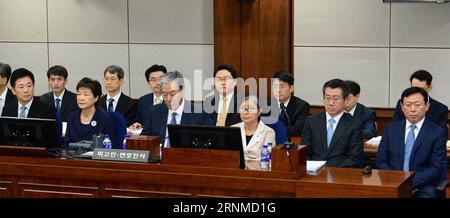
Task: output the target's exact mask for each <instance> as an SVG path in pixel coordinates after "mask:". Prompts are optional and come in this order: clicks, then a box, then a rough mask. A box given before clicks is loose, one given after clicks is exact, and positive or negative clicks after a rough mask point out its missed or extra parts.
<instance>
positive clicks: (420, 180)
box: [376, 87, 447, 197]
mask: <svg viewBox="0 0 450 218" xmlns="http://www.w3.org/2000/svg"><path fill="white" fill-rule="evenodd" d="M400 105H401V107H402V110H403V114H404V116H405V117H406V119H404V120H401V121H398V122H395V123H392V124H391V125H389V126H387V127H386V128H385V129H384V133H383V137H382V139H381V142H380V145H379V147H378V152H377V156H376V166H377V167H378V168H380V169H385V170H404V171H414V172H415V175H414V178H413V189H414V191H413V194H414V196H415V197H437V196H438V193H437V190H436V186H437V184H438V183H439V182H441V181H443V180H447V178H446V175H445V174H443V172H447V171H446V167H447V150H446V142H447V131H446V130H445V129H443V128H441V127H439V126H438V125H437V124H436V123H434V122H432V121H431V120H430V119H429V118H428V117H426V116H425V114H426V113H427V111H428V109H429V107H430V103H429V101H428V94H427V92H426V91H425V90H424V89H422V88H419V87H410V88H407V89H406V90H405V91H403V93H402V97H401V102H400Z"/></svg>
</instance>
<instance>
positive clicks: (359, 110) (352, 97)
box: [345, 80, 377, 139]
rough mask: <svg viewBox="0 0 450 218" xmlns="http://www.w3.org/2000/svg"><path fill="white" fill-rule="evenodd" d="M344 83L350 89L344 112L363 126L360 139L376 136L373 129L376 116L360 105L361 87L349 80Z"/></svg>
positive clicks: (370, 110)
mask: <svg viewBox="0 0 450 218" xmlns="http://www.w3.org/2000/svg"><path fill="white" fill-rule="evenodd" d="M345 83H346V84H347V85H348V87H349V88H350V94H348V101H347V104H346V105H345V112H346V113H349V114H350V115H352V116H353V117H354V118H355V119H357V120H358V121H360V122H361V123H362V125H363V130H362V137H363V139H371V138H373V137H375V136H376V135H377V131H376V128H375V121H376V114H375V112H374V111H373V110H372V109H370V108H368V107H366V106H364V105H363V104H360V103H359V102H358V100H359V93H360V92H361V87H359V84H358V83H356V82H353V81H350V80H347V81H345Z"/></svg>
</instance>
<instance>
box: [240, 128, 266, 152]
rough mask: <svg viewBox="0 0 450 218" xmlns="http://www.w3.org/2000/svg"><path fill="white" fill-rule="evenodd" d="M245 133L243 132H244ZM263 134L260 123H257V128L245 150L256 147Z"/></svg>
mask: <svg viewBox="0 0 450 218" xmlns="http://www.w3.org/2000/svg"><path fill="white" fill-rule="evenodd" d="M244 132H245V131H244ZM262 133H263V127H262V125H261V121H259V123H258V127H257V128H256V131H255V133H253V136H252V138H251V139H250V141H249V142H248V145H247V149H251V148H252V147H254V146H256V145H257V144H259V142H260V141H261V137H262V135H261V134H262Z"/></svg>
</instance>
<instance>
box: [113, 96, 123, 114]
mask: <svg viewBox="0 0 450 218" xmlns="http://www.w3.org/2000/svg"><path fill="white" fill-rule="evenodd" d="M123 99H124V97H123V93H120V97H119V100H117V104H116V108H114V111H115V112H119V113H122V112H124V111H123V109H124V107H125V105H124V103H125V102H124V100H123Z"/></svg>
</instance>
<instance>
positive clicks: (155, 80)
mask: <svg viewBox="0 0 450 218" xmlns="http://www.w3.org/2000/svg"><path fill="white" fill-rule="evenodd" d="M149 81H150V82H151V83H156V82H159V78H150V79H149Z"/></svg>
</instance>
